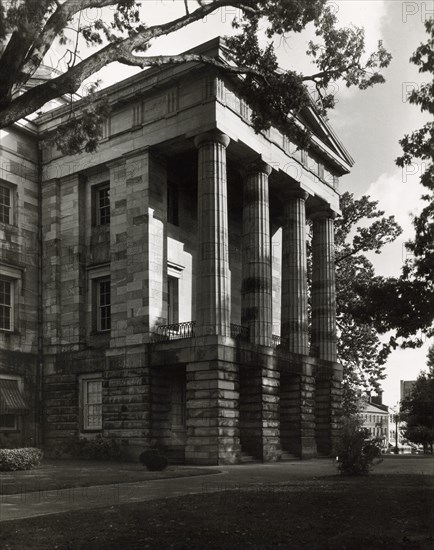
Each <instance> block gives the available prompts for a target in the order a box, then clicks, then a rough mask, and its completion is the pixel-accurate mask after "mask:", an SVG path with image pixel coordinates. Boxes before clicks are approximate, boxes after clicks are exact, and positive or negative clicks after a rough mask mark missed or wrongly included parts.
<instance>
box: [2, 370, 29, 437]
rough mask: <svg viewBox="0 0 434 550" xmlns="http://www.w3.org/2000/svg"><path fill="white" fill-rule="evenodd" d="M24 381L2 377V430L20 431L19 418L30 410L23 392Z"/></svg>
mask: <svg viewBox="0 0 434 550" xmlns="http://www.w3.org/2000/svg"><path fill="white" fill-rule="evenodd" d="M22 389H23V381H22V379H20V378H17V377H13V376H6V377H1V378H0V431H2V432H4V431H18V429H19V428H18V426H19V424H18V422H19V420H18V418H19V415H22V414H24V413H26V412H28V410H29V406H28V404H27V403H26V399H25V397H24V395H23V393H22Z"/></svg>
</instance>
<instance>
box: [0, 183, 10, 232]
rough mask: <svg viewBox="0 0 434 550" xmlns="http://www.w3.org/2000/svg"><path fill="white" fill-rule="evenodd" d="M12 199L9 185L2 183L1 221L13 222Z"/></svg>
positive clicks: (0, 196)
mask: <svg viewBox="0 0 434 550" xmlns="http://www.w3.org/2000/svg"><path fill="white" fill-rule="evenodd" d="M11 212H12V200H11V190H10V189H9V187H5V186H3V185H0V222H1V223H7V224H10V223H11V221H12V220H11V218H12V216H11Z"/></svg>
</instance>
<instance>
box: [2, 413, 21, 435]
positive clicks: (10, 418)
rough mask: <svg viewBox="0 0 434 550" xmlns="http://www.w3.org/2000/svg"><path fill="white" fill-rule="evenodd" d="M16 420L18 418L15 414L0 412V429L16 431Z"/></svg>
mask: <svg viewBox="0 0 434 550" xmlns="http://www.w3.org/2000/svg"><path fill="white" fill-rule="evenodd" d="M17 420H18V419H17V415H16V414H10V413H6V414H0V431H2V432H5V431H11V432H16V431H17V430H18V422H17Z"/></svg>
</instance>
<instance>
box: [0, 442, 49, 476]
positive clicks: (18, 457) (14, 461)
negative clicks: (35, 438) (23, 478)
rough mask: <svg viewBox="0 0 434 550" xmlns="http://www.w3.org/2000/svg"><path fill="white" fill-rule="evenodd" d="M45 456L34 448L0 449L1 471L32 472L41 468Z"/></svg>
mask: <svg viewBox="0 0 434 550" xmlns="http://www.w3.org/2000/svg"><path fill="white" fill-rule="evenodd" d="M43 456H44V455H43V453H42V451H41V450H40V449H36V448H34V447H24V448H22V449H0V471H6V472H13V471H16V470H30V469H32V468H35V467H36V466H39V464H40V463H41V460H42V458H43Z"/></svg>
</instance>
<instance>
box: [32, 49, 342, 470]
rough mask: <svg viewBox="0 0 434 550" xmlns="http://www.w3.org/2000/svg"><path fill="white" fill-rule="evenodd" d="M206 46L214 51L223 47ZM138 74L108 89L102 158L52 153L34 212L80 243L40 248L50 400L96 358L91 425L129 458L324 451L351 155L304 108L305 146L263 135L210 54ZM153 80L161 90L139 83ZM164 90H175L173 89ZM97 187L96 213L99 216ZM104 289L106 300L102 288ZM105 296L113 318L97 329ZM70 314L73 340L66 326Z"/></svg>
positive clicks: (335, 392)
mask: <svg viewBox="0 0 434 550" xmlns="http://www.w3.org/2000/svg"><path fill="white" fill-rule="evenodd" d="M201 48H202V49H201ZM201 48H199V50H200V51H202V50H203V51H208V50H212V51H214V50H215V54H216V55H217V54H218V53H219V51H220V43H219V41H211V42H210V43H209V44H207V45H204V46H202V47H201ZM193 69H194V70H193ZM145 73H146V74H145ZM145 73H142V74H141V75H138V76H137V77H134V78H132V79H130V80H131V82H128V81H126V83H124V84H122V86H121V85H119V86H118V87H117V88H116V89H113V90H111V89H109V90H108V92H107V94H108V95H109V96H110V97H111V95H110V94H112V95H113V98H114V99H113V102H114V105H115V108H114V110H113V113H112V115H111V121H110V128H109V129H110V132H111V134H109V135H108V137H107V138H105V140H103V141H102V142H101V144H100V149H99V154H98V156H97V157H92V158H91V157H90V156H89V155H86V154H84V153H83V154H82V155H81V156H79V157H78V160H75V164H74V166H73V167H72V166H71V165H68V162H67V159H64V158H61V157H57V158H56V157H50V154H51V153H49V152H47V153H46V156H45V158H46V161H45V168H44V170H45V171H44V178H45V179H44V182H45V183H44V186H43V199H44V197H45V198H46V201H47V202H46V204H47V205H48V204H50V205H51V208H47V209H46V210H44V216H45V219H44V223H45V225H46V226H47V228H55V230H56V234H55V237H56V243H58V242H60V241H59V239H60V240H61V239H62V238H63V239H65V238H66V236H67V238H68V246H69V247H70V249H71V250H79V251H80V253H81V254H80V257H79V258H78V257H76V256H74V255H73V254H70V255H69V256H67V255H63V256H62V257H61V259H60V261H57V256H58V250H57V249H56V248H55V247H51V248H49V247H48V246H47V251H50V253H52V254H53V255H54V256H53V258H51V259H52V261H50V264H49V265H48V264H47V266H46V268H45V277H46V280H47V285H46V287H45V289H44V292H45V293H46V294H47V295H48V294H49V296H50V300H51V301H50V304H52V311H53V314H52V315H51V311H50V312H49V313H50V315H51V317H52V318H53V323H52V325H50V326H49V327H47V334H46V339H45V354H46V358H47V359H46V368H45V383H46V388H48V389H47V395H48V403H49V399H50V391H51V388H52V391H53V392H54V393H53V395H55V392H56V390H55V387H56V384H58V383H59V382H61V381H62V380H65V383H66V384H72V383H73V382H72V380H74V381H75V380H76V379H77V377H78V378H79V379H80V380H81V378H80V377H83V376H85V377H87V376H88V375H89V374H92V373H93V372H94V371H95V376H96V379H97V380H101V383H100V387H101V430H100V431H101V435H102V437H112V438H115V439H116V440H117V441H119V442H120V444H121V445H122V446H123V448H124V449H126V452H128V453H129V455H130V456H137V454H138V453H139V452H140V451H141V450H143V448H147V447H150V446H158V447H160V448H163V449H164V450H165V451H167V452H168V453H169V454H170V453H172V455H173V456H175V455H176V456H177V457H179V456H182V458H183V459H184V458H185V461H186V462H187V463H196V464H221V463H237V462H242V461H243V460H244V459H245V458H246V457H251V458H253V459H256V460H262V461H273V460H280V459H281V457H282V455H283V456H284V457H285V456H287V455H293V456H298V457H303V458H308V457H311V456H316V455H317V454H318V453H320V454H327V453H329V452H330V450H331V448H332V446H333V442H334V439H335V437H336V434H337V430H338V417H339V410H340V382H341V367H340V365H339V364H338V363H337V362H336V360H337V354H336V344H337V341H336V311H335V310H336V297H335V280H334V244H333V243H334V217H335V216H336V215H338V214H339V194H338V190H337V185H338V177H339V176H341V175H343V174H345V173H347V172H348V171H349V168H350V165H351V157H349V156H348V154H347V153H346V152H345V150H344V149H343V147H342V146H341V144H340V143H339V141H338V140H337V138H336V137H335V136H334V134H333V133H332V132H331V131H330V130H329V128H328V126H327V125H326V123H325V122H324V121H322V120H321V118H320V117H319V116H318V115H317V114H316V113H315V111H314V109H313V108H312V109H308V110H307V112H306V113H305V115H304V120H303V124H306V125H308V126H309V128H310V129H311V131H312V143H311V146H310V147H309V150H308V151H301V150H300V149H299V148H298V147H297V145H296V144H293V143H291V142H290V141H289V140H288V138H287V137H286V136H284V135H283V134H282V133H281V132H280V131H279V130H278V129H277V128H274V127H271V128H270V130H268V131H267V132H262V133H255V131H254V130H253V128H252V126H251V124H250V120H249V111H248V107H247V106H246V105H245V104H243V100H242V99H241V98H240V97H239V96H238V95H237V92H236V88H235V87H234V84H233V82H231V81H230V80H227V81H226V80H222V78H221V76H220V75H218V74H217V73H214V72H213V69H212V68H209V67H208V68H204V67H201V66H199V65H197V64H193V66H188V67H183V68H179V67H177V68H175V69H173V70H171V71H168V69H167V68H166V69H151V70H150V71H145ZM156 76H158V79H159V83H160V84H159V86H160V87H159V88H157V90H155V89H153V88H148V80H149V81H152V79H153V78H155V77H156ZM174 80H175V84H174ZM132 89H134V90H135V95H134V94H133V95H132V96H131V93H132V92H131V90H132ZM173 94H178V96H179V97H178V101H177V102H173V101H170V102H169V101H167V98H168V97H169V95H170V98H172V96H173ZM128 98H130V99H128ZM129 101H130V102H131V103H132V106H131V109H132V110H133V109H134V108H135V107H134V106H135V103H140V105H141V109H140V112H141V116H142V119H141V121H140V124H136V125H135V126H131V125H128V123H127V122H126V120H128V112H129V110H128V109H129V108H130V107H125V105H129V103H128V102H129ZM116 102H118V103H119V107H116V105H117V103H116ZM173 105H177V109H176V110H175V112H173V111H172V110H171V109H172V108H173ZM147 106H148V107H147ZM117 108H118V109H119V113H118V111H117V110H116V109H117ZM134 112H137V109H136V110H135V111H134ZM61 114H62V113H59V115H58V116H61ZM136 122H137V121H136ZM42 123H43V124H45V125H46V126H47V127H50V125H52V124H55V117H54V116H53V117H52V118H48V117H47V118H46V120H45V119H43V120H42ZM66 170H67V172H68V173H67V174H66V173H64V172H65V171H66ZM53 173H54V174H56V177H54V176H53ZM53 188H55V189H56V191H55V192H53V191H52V189H53ZM101 189H106V190H108V191H106V194H105V195H104V196H105V197H107V196H109V201H110V203H109V209H110V217H109V224H107V225H106V226H103V225H101V224H98V223H94V222H93V221H92V220H93V216H94V212H93V210H92V209H93V208H95V206H94V204H95V198H94V197H99V196H100V195H99V194H98V193H100V190H101ZM50 190H51V191H50ZM49 191H50V193H51V194H50V195H49V194H48V192H49ZM107 193H108V195H107ZM53 197H54V199H53ZM50 201H51V202H50ZM92 201H94V202H92ZM75 208H77V210H75ZM70 209H72V210H73V212H74V215H71V214H70V212H69V210H70ZM95 219H96V220H98V219H99V218H98V216H97V217H96V218H95ZM308 221H309V223H310V227H311V230H312V235H311V236H310V235H308V225H307V223H308ZM52 233H53V231H52ZM46 235H47V236H46V237H45V239H46V242H47V243H48V239H49V238H54V237H53V235H54V233H53V234H51V233H49V232H48V231H47V234H46ZM308 240H310V242H311V248H312V256H311V261H312V274H311V275H309V274H308V261H307V242H308ZM56 246H57V245H56ZM70 264H71V269H69V267H68V266H69V265H70ZM52 272H54V273H55V275H56V277H57V278H59V277H60V275H61V273H68V274H69V275H68V276H69V278H70V279H68V280H71V281H72V283H71V284H73V285H76V286H77V288H78V289H79V294H78V298H77V303H76V305H71V304H70V305H69V307H70V311H68V310H67V309H65V307H64V305H62V304H66V303H67V302H68V295H69V294H68V293H69V292H70V291H69V289H68V290H67V289H63V290H62V291H60V290H59V289H58V288H57V287H56V285H55V284H53V280H54V278H53V277H54V275H53V274H52ZM56 280H57V279H56ZM101 284H102V285H104V286H101V287H100V286H98V285H101ZM100 288H104V291H105V294H104V296H102V294H99V295H95V292H98V291H99V290H98V289H100ZM95 289H96V290H95ZM107 296H109V298H107ZM309 296H310V300H311V302H310V305H309V302H308V298H309ZM102 298H103V299H104V300H105V301H104V303H103V306H101V303H102V302H101V300H102ZM108 299H110V301H109V305H110V324H109V325H107V324H105V325H104V328H105V330H100V329H101V326H102V325H101V323H100V322H99V320H98V315H99V314H100V313H101V308H102V307H105V308H106V309H105V310H104V314H105V315H107V314H108V313H107V312H108V309H107V307H108V306H107V300H108ZM68 304H69V302H68ZM104 304H105V305H104ZM61 306H62V307H61ZM98 308H99V309H98ZM95 309H96V313H95ZM65 312H67V313H68V315H69V317H67V316H66V313H65ZM54 314H55V315H54ZM51 317H50V318H51ZM70 318H71V319H75V321H74V323H75V326H74V331H73V332H72V333H71V335H72V336H71V338H70V337H69V333H68V332H67V331H66V330H63V328H62V327H66V326H68V323H69V319H70ZM59 326H60V327H61V328H62V330H63V332H62V330H59ZM107 326H108V327H109V328H107ZM69 340H71V346H72V343H73V344H74V347H71V350H72V351H73V353H71V357H70V362H69V372H68V373H66V372H65V373H63V371H62V361H61V355H60V350H61V349H65V345H69V343H70V342H69ZM97 371H98V372H97ZM68 376H69V378H68ZM86 379H87V378H86ZM74 383H75V382H74ZM77 391H81V390H80V389H78V390H75V392H76V393H74V394H72V393H71V398H70V401H69V402H68V403H69V404H68V407H69V409H68V410H69V411H70V412H69V413H68V415H67V414H66V413H65V418H66V416H68V418H72V417H73V416H74V414H77V415H78V414H81V413H80V411H78V412H77V413H74V412H73V411H74V410H75V409H74V407H75V408H76V407H77V402H78V399H77ZM54 399H55V398H54V397H53V402H54ZM53 407H54V405H53ZM62 414H63V413H62ZM59 426H60V427H59ZM68 429H69V428H68ZM77 430H78V432H79V433H80V430H81V427H80V424H79V422H78V425H77ZM48 431H49V433H50V438H51V439H52V441H56V438H57V439H58V438H59V437H64V434H65V433H66V432H67V429H63V427H62V423H61V422H60V421H58V422H52V423H51V422H48ZM177 460H178V459H177Z"/></svg>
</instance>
